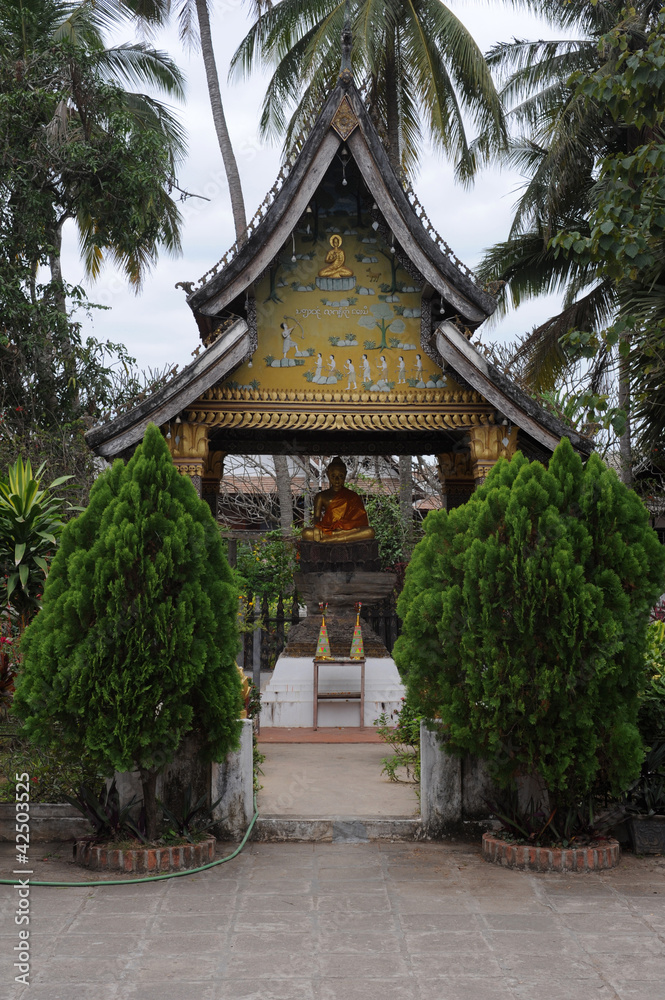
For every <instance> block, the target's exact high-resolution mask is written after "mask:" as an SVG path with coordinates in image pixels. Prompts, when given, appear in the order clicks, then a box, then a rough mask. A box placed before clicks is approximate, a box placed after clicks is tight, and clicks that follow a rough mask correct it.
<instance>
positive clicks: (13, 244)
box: [0, 0, 184, 433]
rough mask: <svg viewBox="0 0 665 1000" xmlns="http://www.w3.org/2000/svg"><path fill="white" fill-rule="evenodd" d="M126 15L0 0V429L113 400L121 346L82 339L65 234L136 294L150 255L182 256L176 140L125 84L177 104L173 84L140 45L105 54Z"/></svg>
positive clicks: (61, 420) (110, 9) (156, 108)
mask: <svg viewBox="0 0 665 1000" xmlns="http://www.w3.org/2000/svg"><path fill="white" fill-rule="evenodd" d="M137 2H138V0H137ZM123 12H124V16H126V14H127V12H131V4H129V3H125V4H119V3H111V2H107V0H103V2H99V3H95V4H92V3H79V4H65V3H62V2H58V0H24V2H22V3H20V4H16V3H12V2H9V0H0V301H1V302H2V314H1V317H0V375H1V376H2V377H1V378H0V410H1V412H0V420H1V421H2V423H3V424H4V427H7V428H9V429H10V431H11V432H17V433H20V432H21V431H22V429H24V428H25V426H26V425H28V424H29V425H30V426H38V427H41V428H53V427H54V426H60V425H62V424H68V423H71V422H72V421H76V420H77V419H78V418H79V417H81V416H82V415H83V413H85V412H86V408H87V412H88V414H89V415H90V416H97V415H99V412H100V411H99V410H97V409H96V407H97V406H99V407H102V408H103V407H105V406H108V404H109V403H110V401H111V399H110V397H111V393H110V392H108V391H107V390H108V377H107V376H108V371H107V369H108V365H107V364H106V363H105V359H104V358H103V357H102V355H104V353H106V354H110V355H115V356H116V357H117V359H118V360H119V362H120V363H125V362H126V361H127V358H126V352H124V349H123V348H122V347H121V346H120V345H112V344H107V345H101V344H99V343H98V342H97V341H95V340H94V339H92V338H89V339H88V340H87V341H85V342H84V341H83V340H82V338H81V335H80V326H79V323H78V321H77V320H76V319H75V312H76V309H77V307H79V308H81V307H82V308H87V306H88V303H87V301H86V297H85V293H84V291H83V289H81V288H78V287H77V288H73V287H71V286H70V285H68V284H67V282H66V281H65V278H64V276H63V274H62V268H61V260H60V248H61V242H62V230H63V226H64V224H65V222H66V221H67V220H74V221H75V223H76V225H77V227H78V230H79V235H80V244H81V251H82V256H83V260H84V263H85V265H86V269H87V271H88V274H89V275H90V276H91V277H93V278H94V277H96V276H97V274H98V273H99V269H100V267H101V265H102V262H103V261H104V259H106V258H110V259H111V260H113V261H114V262H115V263H117V264H118V266H120V267H121V268H122V269H124V271H125V273H126V274H127V276H128V278H129V280H130V282H131V283H132V284H133V285H134V286H135V287H136V288H138V287H139V286H140V283H141V280H142V277H143V275H144V274H145V271H146V269H147V268H148V267H149V266H150V265H151V264H152V263H154V261H155V259H156V256H157V251H158V248H159V247H165V248H166V249H167V250H171V251H176V250H178V248H179V235H178V227H179V214H178V211H177V208H176V205H175V203H174V201H173V200H172V198H171V197H170V194H169V191H170V186H171V184H172V182H173V179H174V174H175V169H176V165H177V162H178V158H179V157H180V155H181V153H182V151H183V148H184V146H183V135H182V130H181V129H180V126H179V125H178V123H177V122H176V120H175V119H174V118H173V116H172V114H171V113H170V112H169V111H168V110H167V109H166V108H165V107H164V106H163V105H162V104H160V103H159V102H158V101H156V100H155V99H154V98H152V97H149V96H146V95H145V94H141V93H137V92H134V91H133V90H132V91H129V90H126V89H125V88H124V85H126V84H131V85H138V84H141V83H142V84H145V85H148V86H150V87H152V88H155V87H156V88H158V89H161V90H162V92H166V93H168V94H169V95H170V96H173V97H179V96H181V95H182V81H181V76H180V73H179V71H178V70H177V68H176V67H175V66H174V65H173V63H172V62H171V60H170V59H169V58H168V56H166V55H165V54H164V53H160V52H157V51H154V50H153V49H150V48H149V47H148V46H146V45H143V44H140V45H120V46H115V47H111V48H107V47H106V46H105V44H104V41H103V31H104V29H105V28H107V27H109V26H112V25H117V24H118V23H119V22H120V20H121V17H122V16H123ZM121 84H122V85H121ZM101 412H103V409H102V410H101ZM3 429H4V428H3Z"/></svg>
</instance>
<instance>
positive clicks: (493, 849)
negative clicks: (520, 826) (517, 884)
mask: <svg viewBox="0 0 665 1000" xmlns="http://www.w3.org/2000/svg"><path fill="white" fill-rule="evenodd" d="M620 857H621V848H620V847H619V842H618V841H616V840H606V841H602V842H598V843H597V844H595V845H593V846H590V847H530V846H529V845H528V844H509V843H508V841H506V840H502V839H501V838H500V837H493V836H492V834H491V833H484V834H483V858H484V859H485V861H491V862H493V863H494V864H496V865H504V866H505V867H506V868H522V869H525V870H526V871H532V872H595V871H600V870H602V869H604V868H614V867H615V866H616V865H618V864H619V859H620Z"/></svg>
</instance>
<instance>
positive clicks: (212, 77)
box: [196, 0, 247, 243]
mask: <svg viewBox="0 0 665 1000" xmlns="http://www.w3.org/2000/svg"><path fill="white" fill-rule="evenodd" d="M196 14H197V17H198V22H199V35H200V38H201V55H202V56H203V65H204V66H205V71H206V80H207V83H208V94H209V97H210V107H211V109H212V119H213V122H214V123H215V132H216V133H217V142H218V143H219V150H220V152H221V154H222V161H223V163H224V170H225V171H226V179H227V181H228V185H229V195H230V196H231V211H232V212H233V224H234V226H235V231H236V239H237V240H238V242H240V243H243V242H244V241H245V239H246V238H247V237H246V229H247V216H246V213H245V200H244V198H243V194H242V186H241V184H240V173H239V172H238V164H237V162H236V158H235V153H234V152H233V146H232V145H231V138H230V136H229V130H228V127H227V125H226V116H225V114H224V106H223V105H222V94H221V91H220V88H219V77H218V75H217V64H216V62H215V53H214V51H213V47H212V35H211V32H210V15H209V13H208V2H207V0H196Z"/></svg>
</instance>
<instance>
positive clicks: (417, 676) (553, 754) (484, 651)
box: [394, 438, 665, 806]
mask: <svg viewBox="0 0 665 1000" xmlns="http://www.w3.org/2000/svg"><path fill="white" fill-rule="evenodd" d="M664 579H665V552H664V551H663V548H662V547H661V545H660V544H659V542H658V540H657V537H656V533H655V532H654V531H653V530H652V529H651V528H650V527H649V526H648V515H647V512H646V510H645V508H644V506H643V505H642V503H641V501H640V500H639V499H638V497H637V496H635V494H634V493H633V492H632V491H630V490H629V489H627V488H626V487H625V486H624V485H623V484H622V483H621V482H620V481H619V479H618V477H617V476H616V474H615V473H614V472H613V471H611V470H608V469H607V468H606V467H605V466H604V465H603V463H602V462H601V460H600V459H599V458H598V457H597V456H596V455H592V456H591V458H590V459H589V461H588V462H587V464H586V467H583V465H582V462H581V460H580V458H579V456H578V455H576V454H575V453H574V451H573V449H572V447H571V445H570V443H569V441H568V440H567V439H565V438H564V439H563V440H562V442H561V444H560V445H559V446H558V448H557V449H556V451H555V453H554V455H553V456H552V459H551V461H550V463H549V468H547V469H546V468H545V467H544V466H543V465H541V464H540V463H539V462H529V461H528V460H527V459H526V458H524V456H523V455H522V454H520V453H518V454H517V455H515V456H514V458H513V459H512V461H510V462H508V461H506V460H505V459H503V460H501V461H500V462H498V463H497V465H496V466H495V467H494V468H493V469H492V471H491V473H490V475H489V476H488V477H487V480H486V481H485V483H484V484H483V486H482V487H481V488H480V489H478V490H477V491H476V493H475V494H474V495H473V496H472V498H471V499H470V501H469V502H468V503H466V504H465V505H464V506H462V507H459V508H457V509H455V510H452V511H450V513H446V512H445V511H436V512H433V513H431V514H429V515H428V517H427V519H426V521H425V538H424V539H423V540H422V541H421V542H420V543H419V544H418V545H417V546H416V549H415V551H414V554H413V557H412V560H411V563H410V565H409V568H408V570H407V574H406V583H405V587H404V590H403V592H402V595H401V597H400V600H399V603H398V612H399V614H400V616H401V617H402V618H403V620H404V628H403V633H402V636H401V637H400V639H399V640H398V642H397V645H396V647H395V652H394V655H395V659H396V661H397V664H398V666H399V668H400V670H401V672H402V674H403V675H404V676H405V678H406V682H407V686H408V692H409V695H408V696H409V699H410V700H411V702H412V704H414V706H415V708H416V710H420V711H421V712H422V713H423V714H424V715H425V716H426V717H427V718H429V719H440V720H441V723H442V726H443V729H444V732H445V734H446V736H447V739H448V742H449V746H450V748H451V749H452V750H454V751H457V752H460V753H461V752H467V751H468V752H471V753H474V754H477V755H478V756H479V757H482V758H484V759H486V760H487V761H488V763H489V766H490V769H491V770H492V771H493V773H494V776H495V777H496V779H497V780H498V781H499V783H500V784H501V785H502V786H503V787H511V786H514V784H515V781H516V779H517V778H518V777H520V776H526V775H531V776H533V775H534V774H537V775H539V776H540V777H541V779H542V780H543V782H544V783H545V785H546V786H547V788H548V790H549V792H550V798H551V800H552V802H553V804H554V805H561V806H565V805H567V804H572V803H574V802H576V801H578V800H579V797H580V796H583V795H585V794H586V793H588V792H589V791H590V790H591V789H592V788H594V787H598V786H599V785H600V786H604V787H605V788H609V789H613V790H617V791H618V790H622V789H624V788H626V787H627V786H628V785H629V784H630V782H631V781H633V780H634V779H635V778H636V777H637V775H638V774H639V770H640V763H641V761H642V758H643V747H642V741H641V739H640V735H639V732H638V730H637V727H636V718H637V707H638V693H639V689H640V686H641V684H642V683H643V678H644V654H645V644H646V628H647V622H648V619H649V611H650V608H651V607H652V606H653V605H654V603H655V601H656V599H657V598H658V596H659V595H660V594H661V592H662V590H663V582H664Z"/></svg>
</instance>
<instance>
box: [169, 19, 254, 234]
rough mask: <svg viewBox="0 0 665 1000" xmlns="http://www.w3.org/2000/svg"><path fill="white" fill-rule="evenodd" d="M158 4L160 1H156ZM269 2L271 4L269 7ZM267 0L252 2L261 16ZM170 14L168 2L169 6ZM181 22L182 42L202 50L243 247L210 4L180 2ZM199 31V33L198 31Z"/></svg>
mask: <svg viewBox="0 0 665 1000" xmlns="http://www.w3.org/2000/svg"><path fill="white" fill-rule="evenodd" d="M156 2H157V3H159V2H160V0H156ZM269 2H270V0H268V3H269ZM264 3H265V0H253V4H252V5H253V7H254V9H255V11H256V13H257V14H258V15H259V16H260V14H261V11H262V8H263V6H264ZM165 6H166V10H167V12H168V7H169V4H168V0H167V2H166V5H165ZM177 16H178V21H179V24H180V38H181V40H182V41H183V42H184V43H185V44H186V45H188V46H197V45H198V46H199V47H200V49H201V56H202V58H203V65H204V67H205V73H206V81H207V84H208V96H209V98H210V108H211V110H212V118H213V122H214V125H215V133H216V135H217V142H218V144H219V151H220V153H221V154H222V162H223V164H224V170H225V172H226V179H227V182H228V185H229V195H230V198H231V211H232V213H233V223H234V226H235V232H236V240H237V241H238V243H242V242H243V241H244V240H245V239H246V237H245V231H246V229H247V215H246V212H245V200H244V197H243V193H242V184H241V181H240V172H239V170H238V164H237V161H236V158H235V153H234V152H233V145H232V143H231V137H230V136H229V130H228V126H227V124H226V116H225V114H224V106H223V104H222V95H221V90H220V86H219V75H218V73H217V63H216V61H215V52H214V49H213V46H212V34H211V31H210V10H209V6H208V0H181V2H180V4H179V5H178V14H177ZM197 29H198V30H197Z"/></svg>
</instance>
